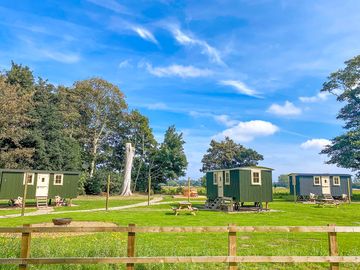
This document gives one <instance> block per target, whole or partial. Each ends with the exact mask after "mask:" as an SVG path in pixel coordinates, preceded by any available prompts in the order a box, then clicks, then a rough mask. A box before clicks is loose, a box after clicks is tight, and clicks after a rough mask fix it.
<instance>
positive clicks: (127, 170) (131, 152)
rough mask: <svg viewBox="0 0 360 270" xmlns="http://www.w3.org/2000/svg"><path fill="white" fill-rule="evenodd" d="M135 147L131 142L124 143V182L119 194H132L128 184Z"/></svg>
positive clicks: (129, 182) (129, 183)
mask: <svg viewBox="0 0 360 270" xmlns="http://www.w3.org/2000/svg"><path fill="white" fill-rule="evenodd" d="M134 155H135V148H133V147H132V146H131V143H127V144H126V163H125V175H124V184H123V188H122V192H121V196H130V195H132V192H131V189H130V185H131V169H132V163H133V160H134Z"/></svg>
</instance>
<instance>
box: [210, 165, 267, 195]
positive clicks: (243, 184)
mask: <svg viewBox="0 0 360 270" xmlns="http://www.w3.org/2000/svg"><path fill="white" fill-rule="evenodd" d="M222 172H223V179H224V197H231V198H233V200H234V201H237V202H271V201H272V173H271V171H266V170H262V171H261V185H251V171H250V170H230V185H226V184H225V170H224V171H222ZM213 175H214V173H213V172H208V173H206V191H207V197H208V199H210V200H214V199H215V198H217V197H218V186H217V185H214V179H213Z"/></svg>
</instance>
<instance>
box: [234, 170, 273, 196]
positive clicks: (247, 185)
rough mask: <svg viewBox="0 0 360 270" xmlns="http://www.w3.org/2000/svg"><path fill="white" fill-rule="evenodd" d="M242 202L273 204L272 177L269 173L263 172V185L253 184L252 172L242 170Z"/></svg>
mask: <svg viewBox="0 0 360 270" xmlns="http://www.w3.org/2000/svg"><path fill="white" fill-rule="evenodd" d="M240 201H241V202H271V201H272V176H271V172H269V171H261V185H252V184H251V171H250V170H240Z"/></svg>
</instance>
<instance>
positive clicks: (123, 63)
mask: <svg viewBox="0 0 360 270" xmlns="http://www.w3.org/2000/svg"><path fill="white" fill-rule="evenodd" d="M131 66H132V65H131V63H130V60H129V59H125V60H123V61H121V62H120V63H119V65H118V67H119V68H127V67H131Z"/></svg>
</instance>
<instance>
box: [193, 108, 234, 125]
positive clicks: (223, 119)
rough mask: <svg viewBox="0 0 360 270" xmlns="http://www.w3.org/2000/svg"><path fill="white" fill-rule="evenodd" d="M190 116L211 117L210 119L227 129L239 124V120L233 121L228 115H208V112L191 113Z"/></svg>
mask: <svg viewBox="0 0 360 270" xmlns="http://www.w3.org/2000/svg"><path fill="white" fill-rule="evenodd" d="M189 115H190V116H192V117H210V118H212V119H214V120H215V121H216V122H217V123H220V124H222V125H225V126H227V127H232V126H235V125H236V124H237V123H239V121H238V120H235V119H232V118H231V117H230V116H229V115H227V114H214V113H208V112H197V111H190V112H189Z"/></svg>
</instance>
